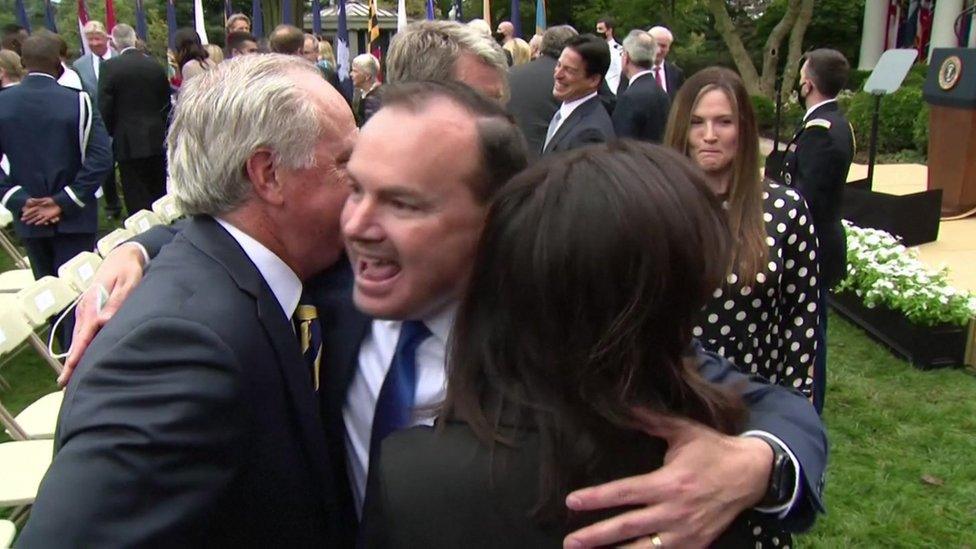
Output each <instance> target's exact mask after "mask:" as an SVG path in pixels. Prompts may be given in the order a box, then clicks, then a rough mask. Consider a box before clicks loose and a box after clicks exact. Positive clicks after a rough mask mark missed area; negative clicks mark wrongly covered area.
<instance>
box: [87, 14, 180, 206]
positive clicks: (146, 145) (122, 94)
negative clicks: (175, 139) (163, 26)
mask: <svg viewBox="0 0 976 549" xmlns="http://www.w3.org/2000/svg"><path fill="white" fill-rule="evenodd" d="M112 39H113V40H114V41H115V44H116V45H117V46H118V47H119V48H121V49H122V53H121V54H120V55H119V56H118V57H114V58H112V59H110V60H109V61H106V62H105V63H104V64H103V65H102V75H101V78H100V79H99V81H98V86H99V93H98V97H99V109H100V111H101V114H102V118H103V119H104V120H105V126H106V127H107V128H108V132H109V134H111V136H112V148H113V149H114V152H115V160H116V161H117V162H118V163H119V175H120V176H121V179H122V191H123V192H124V193H125V194H124V197H125V208H126V209H127V210H128V211H129V214H130V215H131V214H134V213H136V212H137V211H139V210H143V209H146V210H148V209H151V208H152V203H153V202H154V201H155V200H156V199H158V198H160V197H161V196H163V195H164V194H166V160H165V158H164V156H163V155H164V153H165V150H164V141H165V139H166V125H167V123H168V120H169V113H170V108H171V103H170V88H169V81H168V80H167V79H166V71H165V70H164V69H163V67H161V66H160V65H159V63H157V62H156V61H154V60H153V59H152V58H151V57H149V56H147V55H145V54H144V53H142V52H141V51H139V50H137V49H136V47H135V45H136V33H135V31H134V30H133V29H132V27H130V26H129V25H126V24H124V23H119V24H118V25H116V26H115V28H114V29H113V30H112Z"/></svg>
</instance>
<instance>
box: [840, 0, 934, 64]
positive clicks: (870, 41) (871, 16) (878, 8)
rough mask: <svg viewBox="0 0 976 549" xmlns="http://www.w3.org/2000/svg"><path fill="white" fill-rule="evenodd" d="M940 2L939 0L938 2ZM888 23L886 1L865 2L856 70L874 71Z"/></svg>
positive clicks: (870, 0) (873, 0) (867, 0)
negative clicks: (859, 52)
mask: <svg viewBox="0 0 976 549" xmlns="http://www.w3.org/2000/svg"><path fill="white" fill-rule="evenodd" d="M940 1H941V0H940ZM887 21H888V0H865V2H864V25H863V28H862V30H861V54H860V55H859V56H858V63H857V68H858V69H859V70H862V71H869V70H872V69H874V66H875V65H877V64H878V59H880V58H881V53H882V52H884V47H885V45H884V36H885V27H886V26H887Z"/></svg>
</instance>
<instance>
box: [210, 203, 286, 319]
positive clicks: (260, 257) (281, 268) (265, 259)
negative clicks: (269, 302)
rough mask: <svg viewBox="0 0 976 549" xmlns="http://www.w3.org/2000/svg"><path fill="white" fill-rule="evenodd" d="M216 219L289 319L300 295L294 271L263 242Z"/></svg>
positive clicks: (227, 222) (228, 223)
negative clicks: (269, 289)
mask: <svg viewBox="0 0 976 549" xmlns="http://www.w3.org/2000/svg"><path fill="white" fill-rule="evenodd" d="M216 219H217V223H220V226H221V227H223V228H224V229H226V230H227V232H228V233H230V236H231V238H233V239H234V240H236V241H237V243H238V244H240V245H241V248H243V249H244V253H245V254H246V255H247V257H248V259H250V260H251V263H253V264H254V266H255V267H257V269H258V272H260V273H261V277H262V278H264V281H265V282H267V283H268V286H269V287H270V288H271V293H273V294H274V296H275V299H277V300H278V304H279V305H281V310H282V311H283V312H284V313H285V317H287V318H289V319H290V318H291V317H292V316H294V315H295V309H296V308H298V302H299V300H300V299H301V297H302V281H301V280H299V279H298V275H296V274H295V271H292V270H291V267H289V266H288V265H286V264H285V262H284V261H282V260H281V258H280V257H278V256H277V255H275V254H274V252H272V251H271V250H269V249H268V248H267V247H266V246H265V245H264V244H261V243H260V242H258V241H257V240H255V239H254V238H253V237H251V236H250V235H248V234H247V233H245V232H244V231H242V230H240V229H238V228H237V227H235V226H233V225H231V224H230V222H229V221H226V220H224V219H221V218H219V217H218V218H216Z"/></svg>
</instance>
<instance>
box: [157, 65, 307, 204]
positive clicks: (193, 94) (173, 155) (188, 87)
mask: <svg viewBox="0 0 976 549" xmlns="http://www.w3.org/2000/svg"><path fill="white" fill-rule="evenodd" d="M303 73H306V74H309V75H314V76H315V77H317V78H321V75H320V74H319V72H318V69H316V68H315V66H314V65H312V64H310V63H308V61H306V60H304V59H302V58H300V57H295V56H290V55H280V54H268V55H241V56H238V57H235V58H233V59H231V60H230V61H227V62H225V63H221V64H219V65H217V66H216V67H215V68H213V69H211V70H209V71H206V72H204V73H202V74H201V75H199V76H197V77H194V78H193V79H192V80H190V81H189V82H187V83H186V84H185V85H184V88H183V89H182V90H181V91H180V100H179V101H178V102H177V103H176V109H175V112H174V115H173V122H172V124H171V125H170V128H169V135H168V136H167V143H168V154H167V157H168V161H169V172H170V181H169V191H170V192H171V193H172V194H173V195H174V196H175V197H176V202H177V204H178V205H179V207H180V208H181V209H182V210H183V211H184V212H186V213H187V214H191V215H192V214H209V215H221V214H225V213H227V212H230V211H233V210H234V209H236V208H237V207H239V206H240V205H242V204H243V203H244V202H246V201H247V199H248V198H249V197H250V196H251V189H252V187H251V182H250V180H249V179H248V177H247V173H246V171H245V164H246V163H247V160H248V158H250V156H251V155H252V154H253V153H254V151H255V150H257V149H259V148H268V149H271V150H272V151H273V154H274V159H275V163H276V164H277V165H279V166H282V167H285V168H288V169H304V168H311V167H313V166H314V164H315V147H316V145H317V142H318V140H319V138H320V137H321V135H322V134H323V132H324V131H325V127H324V125H323V123H315V122H314V121H319V120H322V116H321V114H320V112H319V108H318V107H317V106H316V105H315V104H314V103H313V102H312V101H311V100H310V98H309V96H308V94H307V92H305V91H304V90H302V89H300V88H299V87H298V86H296V85H295V76H299V75H301V74H303Z"/></svg>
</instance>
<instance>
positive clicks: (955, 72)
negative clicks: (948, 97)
mask: <svg viewBox="0 0 976 549" xmlns="http://www.w3.org/2000/svg"><path fill="white" fill-rule="evenodd" d="M961 75H962V59H960V58H959V56H957V55H950V56H949V57H946V59H945V61H943V62H942V65H941V66H940V67H939V87H940V88H942V89H943V90H944V91H949V90H951V89H952V88H954V87H956V84H957V83H959V77H960V76H961Z"/></svg>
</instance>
